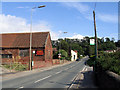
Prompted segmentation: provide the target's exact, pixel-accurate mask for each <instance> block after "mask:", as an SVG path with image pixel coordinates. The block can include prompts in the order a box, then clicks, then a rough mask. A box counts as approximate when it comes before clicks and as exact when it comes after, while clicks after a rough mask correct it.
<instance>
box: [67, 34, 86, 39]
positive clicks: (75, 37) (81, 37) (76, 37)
mask: <svg viewBox="0 0 120 90" xmlns="http://www.w3.org/2000/svg"><path fill="white" fill-rule="evenodd" d="M83 37H84V36H82V35H80V34H76V35H73V36H72V37H67V38H69V39H83Z"/></svg>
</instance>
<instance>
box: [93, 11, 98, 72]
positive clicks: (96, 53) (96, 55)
mask: <svg viewBox="0 0 120 90" xmlns="http://www.w3.org/2000/svg"><path fill="white" fill-rule="evenodd" d="M93 18H94V30H95V61H94V68H93V71H96V60H97V57H98V51H97V32H96V22H95V11H93Z"/></svg>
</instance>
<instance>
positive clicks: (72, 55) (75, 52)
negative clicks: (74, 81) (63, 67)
mask: <svg viewBox="0 0 120 90" xmlns="http://www.w3.org/2000/svg"><path fill="white" fill-rule="evenodd" d="M76 59H77V51H73V50H71V61H75V60H76Z"/></svg>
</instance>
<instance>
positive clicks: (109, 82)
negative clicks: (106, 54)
mask: <svg viewBox="0 0 120 90" xmlns="http://www.w3.org/2000/svg"><path fill="white" fill-rule="evenodd" d="M96 83H97V85H98V87H100V88H120V76H119V75H117V74H115V73H113V72H111V71H100V72H96Z"/></svg>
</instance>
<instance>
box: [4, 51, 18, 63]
mask: <svg viewBox="0 0 120 90" xmlns="http://www.w3.org/2000/svg"><path fill="white" fill-rule="evenodd" d="M2 52H9V53H11V54H12V58H3V59H2V63H5V62H6V63H7V62H15V61H17V60H18V58H19V49H4V50H2ZM9 53H8V54H9Z"/></svg>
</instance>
